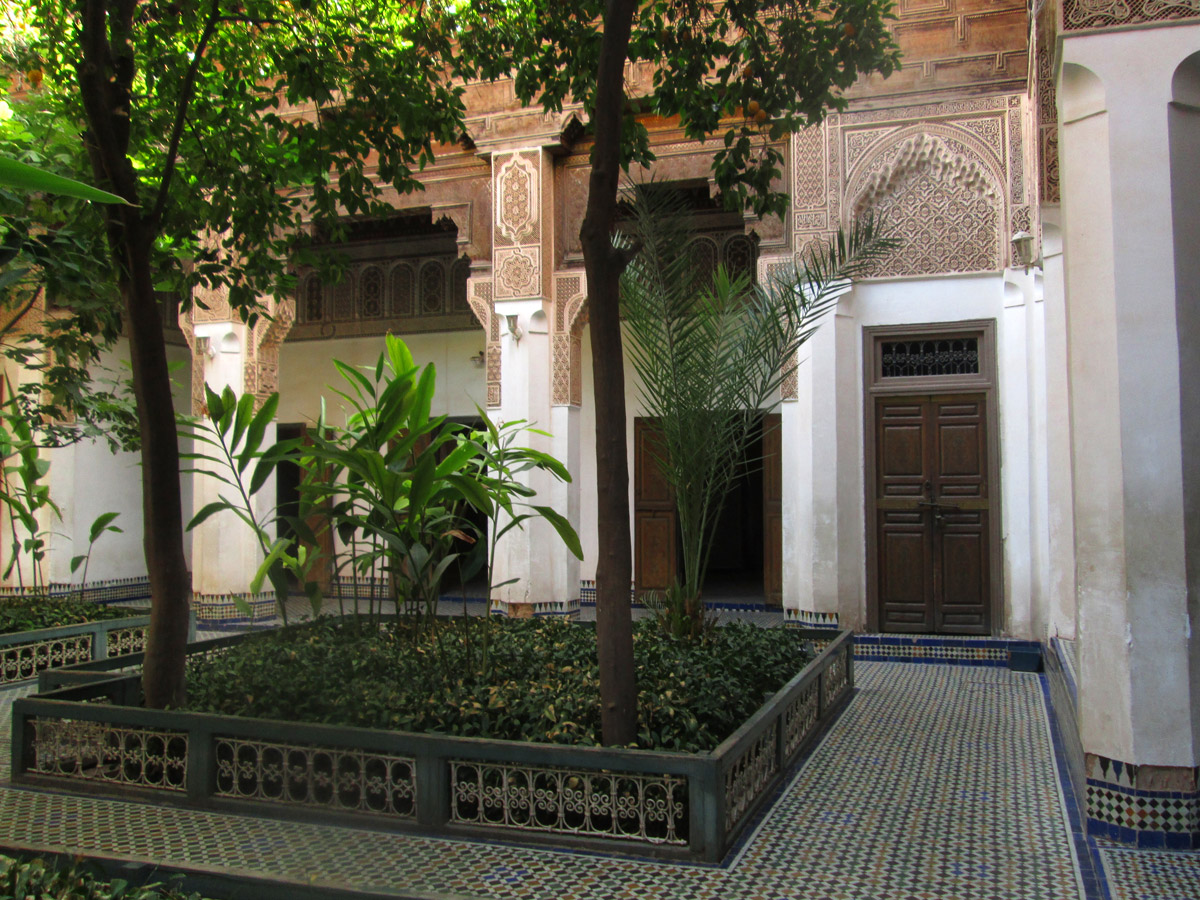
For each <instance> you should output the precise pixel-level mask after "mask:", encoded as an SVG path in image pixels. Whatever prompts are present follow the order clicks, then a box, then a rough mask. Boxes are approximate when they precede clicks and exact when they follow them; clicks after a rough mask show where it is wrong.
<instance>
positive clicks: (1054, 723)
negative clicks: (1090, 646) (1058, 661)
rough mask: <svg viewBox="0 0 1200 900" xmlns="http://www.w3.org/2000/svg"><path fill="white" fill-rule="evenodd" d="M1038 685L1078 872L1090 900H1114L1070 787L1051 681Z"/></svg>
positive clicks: (1042, 680) (1040, 681)
mask: <svg viewBox="0 0 1200 900" xmlns="http://www.w3.org/2000/svg"><path fill="white" fill-rule="evenodd" d="M1038 684H1039V685H1040V687H1041V689H1042V707H1043V709H1044V710H1045V713H1046V730H1047V731H1048V733H1049V735H1050V742H1051V744H1052V746H1053V751H1054V767H1055V769H1056V770H1057V772H1058V790H1059V795H1060V797H1061V798H1062V804H1063V808H1064V809H1065V810H1066V814H1067V822H1068V823H1069V825H1070V831H1071V833H1070V842H1071V852H1072V853H1073V854H1074V856H1075V870H1076V871H1077V872H1078V873H1079V877H1080V880H1081V881H1082V884H1083V892H1084V896H1085V897H1086V898H1087V900H1112V892H1111V891H1110V890H1109V887H1108V879H1107V877H1106V876H1105V869H1104V861H1103V859H1102V858H1101V856H1100V850H1099V848H1098V847H1097V846H1096V841H1095V839H1093V838H1091V837H1088V835H1087V834H1086V832H1085V831H1084V825H1083V816H1082V815H1080V811H1079V801H1078V799H1077V798H1076V797H1075V789H1074V787H1073V786H1072V784H1071V772H1070V769H1069V768H1068V766H1067V753H1066V747H1065V746H1064V744H1063V739H1062V732H1061V731H1060V730H1059V723H1058V715H1057V713H1056V712H1055V710H1054V704H1053V703H1051V702H1050V682H1049V680H1048V679H1047V677H1046V675H1045V673H1040V674H1039V675H1038Z"/></svg>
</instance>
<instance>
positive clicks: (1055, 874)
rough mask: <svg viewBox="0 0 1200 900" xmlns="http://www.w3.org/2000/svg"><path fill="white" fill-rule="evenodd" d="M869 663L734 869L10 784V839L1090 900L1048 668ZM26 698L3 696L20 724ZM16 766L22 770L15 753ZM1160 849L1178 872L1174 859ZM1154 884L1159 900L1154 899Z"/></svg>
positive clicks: (259, 862)
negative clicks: (1050, 719)
mask: <svg viewBox="0 0 1200 900" xmlns="http://www.w3.org/2000/svg"><path fill="white" fill-rule="evenodd" d="M856 670H857V674H858V681H859V685H860V690H859V693H858V695H857V696H856V697H855V699H854V700H853V702H852V703H851V704H850V706H849V707H848V709H847V710H846V711H845V713H844V714H843V715H842V717H841V718H840V719H839V720H838V722H837V723H836V724H835V726H834V727H833V728H832V729H831V731H830V733H829V734H828V735H827V737H826V738H825V740H824V742H823V743H822V744H821V745H820V746H819V747H818V748H817V749H816V751H814V753H813V754H812V756H811V757H810V759H809V761H808V762H807V764H806V765H805V766H804V767H803V768H802V769H801V770H800V771H799V772H798V773H797V774H796V775H795V777H794V778H793V779H792V781H791V782H790V783H789V784H788V785H787V786H786V788H785V789H784V791H783V793H782V796H781V798H780V800H779V802H778V803H777V804H776V806H775V807H774V809H773V811H772V812H771V813H770V814H769V815H768V816H767V817H765V818H764V820H763V821H762V822H761V823H760V824H759V826H758V827H757V829H756V830H755V832H754V833H753V834H752V835H751V836H750V837H749V839H748V840H747V841H746V842H745V844H744V846H743V847H742V849H741V850H740V852H739V853H737V854H736V855H735V856H734V857H733V858H732V859H730V860H728V861H727V863H726V865H724V866H723V867H716V868H712V867H703V866H696V865H686V864H678V863H661V862H646V861H639V860H630V859H616V858H610V857H602V856H593V855H587V854H579V853H562V852H555V851H552V850H544V849H529V848H523V847H514V846H502V845H481V844H474V843H467V842H459V841H449V840H441V839H430V838H421V837H414V836H407V835H392V834H385V833H380V832H373V831H364V830H359V829H351V828H337V827H331V826H321V825H311V824H304V823H295V822H286V823H285V822H273V821H268V820H262V819H255V818H251V817H248V816H231V815H224V814H217V813H205V812H194V811H188V810H181V809H169V808H158V807H153V806H146V805H140V804H132V803H125V802H120V801H115V800H107V799H80V798H75V797H67V796H58V795H53V794H45V793H36V792H32V791H25V790H17V789H12V788H7V787H0V845H5V844H8V845H20V846H26V847H31V848H37V849H47V850H53V849H64V850H70V851H73V852H82V853H87V854H94V855H106V856H110V857H120V858H124V859H132V860H138V861H147V862H157V863H160V864H162V865H163V866H164V867H170V866H177V867H184V868H192V869H197V870H205V871H213V870H222V871H225V872H230V873H238V874H245V875H255V876H258V877H265V878H270V879H272V880H275V881H277V882H284V883H291V884H304V885H315V886H321V885H328V886H331V887H332V886H336V887H338V888H341V889H343V890H345V889H357V890H362V891H371V892H372V893H374V894H385V895H391V896H397V897H454V898H477V900H482V898H530V900H534V898H548V900H549V898H553V900H583V898H589V900H591V898H604V900H609V898H611V900H625V898H629V900H632V898H668V900H692V898H697V900H700V898H712V900H808V898H813V900H817V898H821V900H824V898H828V900H1025V898H1028V900H1058V898H1071V900H1080V898H1084V896H1085V895H1084V892H1083V888H1082V886H1081V885H1082V881H1081V879H1080V876H1079V866H1078V861H1077V860H1076V858H1075V856H1074V851H1073V844H1072V842H1071V840H1070V823H1069V822H1068V821H1067V818H1066V813H1065V812H1064V804H1063V798H1062V795H1061V793H1060V790H1059V785H1058V779H1057V770H1056V764H1055V759H1054V756H1053V751H1052V749H1051V744H1050V739H1049V737H1048V730H1047V719H1046V709H1045V705H1044V700H1043V691H1042V688H1041V683H1040V681H1039V677H1038V676H1036V675H1026V674H1019V673H1013V672H1009V671H1007V670H1005V669H979V668H961V667H956V666H923V665H908V664H900V663H869V662H864V663H859V664H857V666H856ZM14 693H16V692H15V691H6V692H3V696H2V697H0V714H3V715H5V717H6V716H7V712H8V710H7V706H8V704H9V703H10V702H11V699H12V695H13V694H14ZM0 755H2V756H3V757H4V760H3V762H4V763H5V765H6V764H7V755H8V745H7V743H5V744H4V745H3V747H2V749H0ZM1160 858H1161V859H1165V860H1166V861H1165V862H1155V860H1157V859H1160ZM1104 861H1105V867H1106V875H1107V878H1108V882H1109V885H1110V888H1111V889H1112V900H1127V898H1128V900H1132V898H1135V897H1137V898H1145V900H1185V898H1186V900H1196V898H1197V897H1200V855H1195V856H1192V855H1179V854H1146V853H1145V852H1144V851H1142V852H1139V853H1138V854H1134V855H1133V856H1132V857H1131V856H1130V854H1129V853H1128V851H1125V852H1117V851H1112V852H1107V853H1106V855H1105V856H1104ZM1084 862H1085V865H1086V863H1087V860H1084ZM1147 883H1153V884H1154V885H1155V890H1158V893H1150V892H1147V891H1144V890H1142V888H1143V887H1144V886H1145V884H1147ZM1160 888H1161V889H1160ZM1172 891H1174V893H1171V892H1172ZM1180 891H1183V893H1180ZM1087 900H1101V898H1100V897H1098V896H1095V897H1088V898H1087Z"/></svg>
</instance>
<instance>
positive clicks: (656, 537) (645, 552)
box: [633, 418, 677, 596]
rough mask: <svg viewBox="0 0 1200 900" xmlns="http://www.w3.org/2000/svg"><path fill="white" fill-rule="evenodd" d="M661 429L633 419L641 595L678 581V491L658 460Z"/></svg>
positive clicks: (637, 564)
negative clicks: (665, 475) (676, 532)
mask: <svg viewBox="0 0 1200 900" xmlns="http://www.w3.org/2000/svg"><path fill="white" fill-rule="evenodd" d="M657 443H658V429H657V427H656V425H655V423H654V421H653V420H651V419H643V418H638V419H634V420H633V534H634V541H633V580H634V586H635V588H636V589H637V592H638V594H639V596H640V595H641V594H642V593H643V592H645V591H661V590H666V589H667V588H668V587H670V586H671V585H673V584H674V583H675V575H676V566H677V561H676V544H675V494H674V492H673V491H672V490H671V486H670V485H669V484H668V483H667V482H666V480H665V479H664V478H663V477H662V473H661V472H660V471H659V468H658V463H657V462H656V460H655V448H656V446H657Z"/></svg>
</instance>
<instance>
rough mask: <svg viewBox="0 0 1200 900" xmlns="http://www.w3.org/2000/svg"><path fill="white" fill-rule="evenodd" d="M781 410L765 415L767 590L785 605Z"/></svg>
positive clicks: (771, 603)
mask: <svg viewBox="0 0 1200 900" xmlns="http://www.w3.org/2000/svg"><path fill="white" fill-rule="evenodd" d="M781 421H782V419H781V417H780V415H779V414H778V413H771V414H769V415H766V416H764V417H763V426H762V427H763V443H762V448H763V449H762V454H763V590H764V591H765V592H766V595H767V605H768V606H782V605H783V452H782V451H783V441H782V437H781V429H780V423H781Z"/></svg>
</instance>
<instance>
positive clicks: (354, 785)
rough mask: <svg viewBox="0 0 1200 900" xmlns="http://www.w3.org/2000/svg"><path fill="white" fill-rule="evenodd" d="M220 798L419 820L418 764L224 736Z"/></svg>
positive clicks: (219, 752) (218, 747)
mask: <svg viewBox="0 0 1200 900" xmlns="http://www.w3.org/2000/svg"><path fill="white" fill-rule="evenodd" d="M215 752H216V762H217V789H216V792H215V796H217V797H232V798H234V799H237V800H258V801H262V802H266V803H279V804H283V805H286V806H310V807H321V808H324V809H330V810H335V811H338V812H362V813H374V814H376V815H382V816H393V817H399V818H405V819H412V818H415V817H416V810H417V783H416V764H415V762H414V761H413V759H411V758H410V757H404V756H387V755H384V754H381V753H369V752H365V751H361V750H354V749H349V748H343V747H313V746H309V745H304V744H280V743H270V742H266V741H247V740H239V739H237V738H228V737H220V738H217V739H216V740H215Z"/></svg>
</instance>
